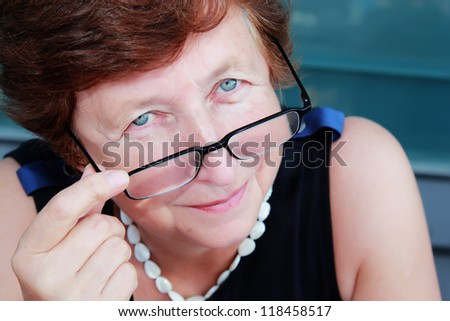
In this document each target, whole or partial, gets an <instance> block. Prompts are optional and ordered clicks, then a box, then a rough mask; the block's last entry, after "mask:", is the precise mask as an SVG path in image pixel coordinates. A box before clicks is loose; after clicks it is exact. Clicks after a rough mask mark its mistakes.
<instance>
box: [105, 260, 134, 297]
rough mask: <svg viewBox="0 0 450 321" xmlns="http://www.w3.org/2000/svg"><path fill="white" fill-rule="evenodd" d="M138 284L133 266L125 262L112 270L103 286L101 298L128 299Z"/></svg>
mask: <svg viewBox="0 0 450 321" xmlns="http://www.w3.org/2000/svg"><path fill="white" fill-rule="evenodd" d="M137 286H138V278H137V273H136V269H135V268H134V266H133V265H132V264H131V263H129V262H125V263H122V264H121V265H120V266H119V268H118V269H117V270H116V271H115V272H114V274H113V275H112V276H111V278H110V279H109V280H108V283H106V286H105V287H104V288H103V291H102V293H101V297H102V299H103V300H109V301H118V300H127V301H128V300H130V297H131V295H132V294H133V292H134V290H136V288H137Z"/></svg>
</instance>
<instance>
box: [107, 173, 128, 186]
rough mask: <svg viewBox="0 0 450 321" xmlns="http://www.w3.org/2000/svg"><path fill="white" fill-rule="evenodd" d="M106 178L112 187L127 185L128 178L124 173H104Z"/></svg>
mask: <svg viewBox="0 0 450 321" xmlns="http://www.w3.org/2000/svg"><path fill="white" fill-rule="evenodd" d="M105 173H106V178H107V180H108V182H109V183H110V184H111V186H112V187H123V186H125V185H127V184H128V181H129V179H130V177H129V176H128V174H127V173H126V172H124V171H117V170H109V171H106V172H105Z"/></svg>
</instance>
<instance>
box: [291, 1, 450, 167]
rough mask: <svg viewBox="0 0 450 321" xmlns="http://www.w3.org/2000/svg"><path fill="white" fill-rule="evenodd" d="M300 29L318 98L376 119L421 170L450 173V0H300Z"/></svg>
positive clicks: (296, 27) (295, 27)
mask: <svg viewBox="0 0 450 321" xmlns="http://www.w3.org/2000/svg"><path fill="white" fill-rule="evenodd" d="M293 7H294V12H293V14H292V34H293V37H294V39H295V57H299V58H300V60H299V63H300V64H301V76H302V81H303V82H304V84H305V86H306V88H307V89H308V92H309V93H310V96H311V98H312V100H313V103H314V104H315V105H322V106H323V105H326V106H332V107H334V108H337V109H340V110H342V111H344V112H345V113H346V114H347V115H358V116H364V117H367V118H369V119H372V120H374V121H376V122H378V123H380V124H382V125H383V126H385V127H386V128H387V129H388V130H389V131H391V132H392V133H393V134H394V135H395V136H396V137H397V139H398V140H399V141H400V142H401V143H402V145H403V147H404V148H405V150H406V152H407V154H408V156H409V157H410V159H411V161H412V162H413V165H414V168H415V169H416V171H418V172H419V171H420V172H421V173H422V172H425V173H438V174H446V175H449V174H450V1H449V0H339V1H336V0H320V1H317V0H300V1H299V0H295V1H293Z"/></svg>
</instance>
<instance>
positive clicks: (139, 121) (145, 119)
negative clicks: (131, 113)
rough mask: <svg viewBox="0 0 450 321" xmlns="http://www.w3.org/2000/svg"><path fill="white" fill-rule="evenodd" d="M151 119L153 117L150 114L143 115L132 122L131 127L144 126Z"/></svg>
mask: <svg viewBox="0 0 450 321" xmlns="http://www.w3.org/2000/svg"><path fill="white" fill-rule="evenodd" d="M152 118H153V115H152V114H151V113H145V114H142V115H141V116H139V117H138V118H136V119H135V120H133V125H136V126H144V125H145V124H147V123H148V122H149V120H151V119H152Z"/></svg>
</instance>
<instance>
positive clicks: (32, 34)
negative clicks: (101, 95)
mask: <svg viewBox="0 0 450 321" xmlns="http://www.w3.org/2000/svg"><path fill="white" fill-rule="evenodd" d="M233 6H234V7H238V8H240V9H241V10H242V11H243V13H244V15H245V16H246V17H247V19H248V22H249V23H250V27H251V30H252V31H253V33H254V34H255V36H256V37H257V41H258V44H259V46H260V49H261V52H262V53H263V55H264V56H265V58H266V61H267V62H268V66H269V70H270V75H271V81H272V83H273V84H274V86H281V85H283V84H285V83H286V82H288V78H289V71H288V70H287V67H286V66H285V63H284V61H283V59H282V57H281V56H280V53H279V51H278V49H277V47H276V46H274V44H273V42H272V39H271V37H276V38H277V39H278V41H279V42H280V44H281V45H282V46H283V47H284V48H285V50H286V51H287V52H288V53H290V52H291V43H290V37H289V11H290V4H289V2H286V1H282V0H279V1H278V0H272V1H267V0H196V1H190V0H90V1H86V0H58V1H54V0H40V1H28V0H21V1H19V0H8V1H2V2H1V4H0V11H1V12H0V14H1V16H0V46H1V47H0V64H1V65H2V73H1V78H0V84H1V88H2V90H3V93H4V95H5V96H6V104H5V106H3V110H4V111H5V112H6V114H7V115H8V116H9V117H10V118H12V119H13V120H14V121H15V122H17V123H18V124H19V125H21V126H22V127H24V128H26V129H28V130H30V131H31V132H33V133H35V134H36V135H38V136H40V137H42V138H43V139H45V140H46V141H47V142H48V144H49V145H50V146H51V148H52V149H53V150H54V151H55V152H56V153H57V154H59V155H60V156H61V157H63V158H64V159H65V160H66V161H67V162H68V164H69V165H71V166H75V165H82V164H85V163H86V160H84V158H83V157H82V155H81V154H80V152H79V151H78V149H77V148H76V146H75V145H74V144H73V142H72V141H71V140H70V138H69V136H68V135H67V134H66V132H65V127H66V126H70V124H71V122H72V117H73V112H74V109H75V106H76V98H75V93H76V92H79V91H82V90H85V89H87V88H89V87H91V86H94V85H98V84H100V83H102V82H106V81H110V80H114V79H118V78H121V77H124V76H127V75H130V73H133V72H139V71H143V70H152V69H156V68H159V67H162V66H165V65H167V64H170V63H171V62H174V61H175V60H176V59H177V58H178V57H179V55H180V53H181V51H182V49H183V47H184V44H185V42H186V40H187V39H188V37H189V36H190V35H192V34H195V33H201V32H206V31H208V30H211V29H213V28H214V27H215V26H217V25H218V24H219V23H220V22H221V21H222V19H223V18H224V17H225V15H226V13H227V12H228V11H229V10H230V9H231V7H233Z"/></svg>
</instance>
